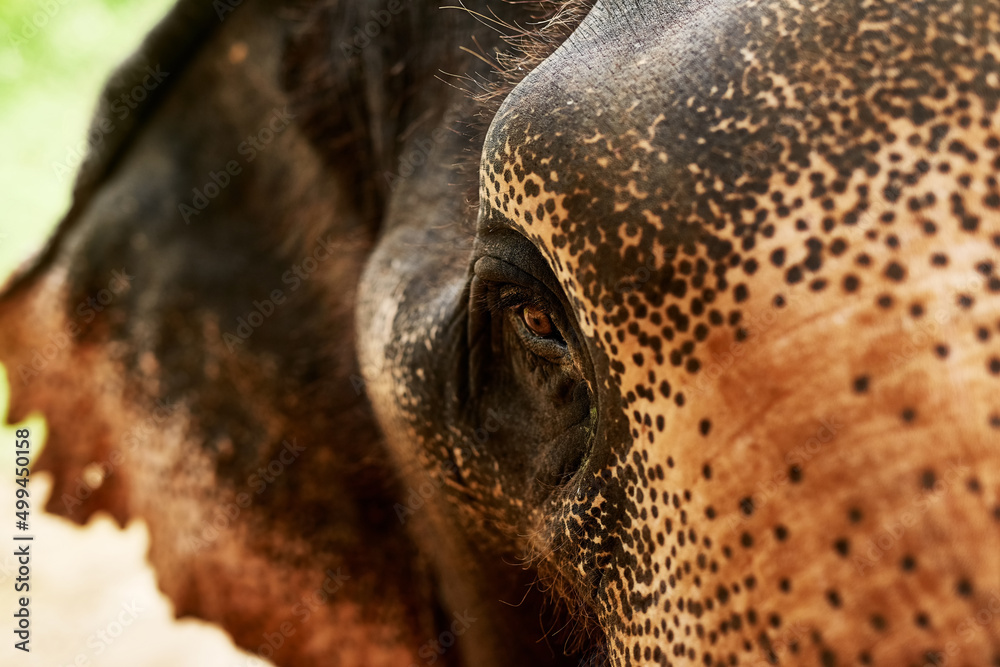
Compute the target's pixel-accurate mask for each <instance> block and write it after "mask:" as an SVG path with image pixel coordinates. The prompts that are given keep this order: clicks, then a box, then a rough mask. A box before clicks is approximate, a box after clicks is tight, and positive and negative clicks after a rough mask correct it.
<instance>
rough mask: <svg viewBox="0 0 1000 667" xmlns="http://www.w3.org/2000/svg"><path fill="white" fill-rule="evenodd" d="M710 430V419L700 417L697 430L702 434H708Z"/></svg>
mask: <svg viewBox="0 0 1000 667" xmlns="http://www.w3.org/2000/svg"><path fill="white" fill-rule="evenodd" d="M711 430H712V422H711V421H710V420H708V419H702V420H701V422H699V423H698V431H699V432H700V433H701V434H702V435H708V432H709V431H711Z"/></svg>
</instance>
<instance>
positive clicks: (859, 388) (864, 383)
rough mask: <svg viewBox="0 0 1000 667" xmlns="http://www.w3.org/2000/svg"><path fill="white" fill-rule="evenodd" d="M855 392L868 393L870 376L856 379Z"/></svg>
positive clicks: (861, 376) (860, 376)
mask: <svg viewBox="0 0 1000 667" xmlns="http://www.w3.org/2000/svg"><path fill="white" fill-rule="evenodd" d="M854 391H855V392H856V393H858V394H863V393H865V392H866V391H868V376H867V375H859V376H858V377H856V378H854Z"/></svg>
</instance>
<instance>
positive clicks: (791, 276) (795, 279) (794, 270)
mask: <svg viewBox="0 0 1000 667" xmlns="http://www.w3.org/2000/svg"><path fill="white" fill-rule="evenodd" d="M785 282H787V283H788V284H789V285H795V284H796V283H800V282H802V269H800V268H799V267H797V266H793V267H791V268H789V269H788V271H786V272H785Z"/></svg>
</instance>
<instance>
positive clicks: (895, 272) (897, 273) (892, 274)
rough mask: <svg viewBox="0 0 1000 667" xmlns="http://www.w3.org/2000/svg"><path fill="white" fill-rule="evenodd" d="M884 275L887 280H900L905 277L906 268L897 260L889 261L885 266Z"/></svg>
mask: <svg viewBox="0 0 1000 667" xmlns="http://www.w3.org/2000/svg"><path fill="white" fill-rule="evenodd" d="M885 277H886V278H888V279H889V280H895V281H896V282H900V281H902V280H903V279H904V278H906V269H904V268H903V266H902V265H901V264H900V263H899V262H890V263H889V265H888V266H887V267H885Z"/></svg>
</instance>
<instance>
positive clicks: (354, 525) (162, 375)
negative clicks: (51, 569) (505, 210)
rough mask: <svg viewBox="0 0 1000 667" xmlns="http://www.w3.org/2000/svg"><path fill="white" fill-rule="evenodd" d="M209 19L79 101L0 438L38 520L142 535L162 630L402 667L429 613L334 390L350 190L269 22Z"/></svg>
mask: <svg viewBox="0 0 1000 667" xmlns="http://www.w3.org/2000/svg"><path fill="white" fill-rule="evenodd" d="M231 4H233V5H235V4H237V3H225V4H224V3H207V2H203V1H202V2H195V1H183V2H181V3H180V4H178V5H177V7H176V8H175V9H174V10H173V11H172V12H171V13H170V14H169V15H168V16H167V17H166V19H164V21H163V22H162V23H161V24H160V25H159V26H158V27H157V28H156V29H155V30H154V31H153V32H152V33H151V35H150V36H149V37H148V38H147V40H146V41H145V43H144V44H143V46H142V48H141V49H140V50H139V51H138V53H136V54H135V55H134V56H132V57H131V58H130V59H129V61H128V62H127V63H126V64H125V65H124V66H123V67H122V68H121V69H120V70H119V71H118V72H117V73H116V74H115V75H114V76H113V78H112V79H111V82H110V83H109V84H108V86H107V88H106V89H105V91H104V93H103V95H102V99H101V102H100V106H99V109H98V111H97V114H96V116H95V120H94V123H93V128H95V131H96V132H97V133H98V134H99V135H100V136H101V137H102V140H101V141H100V142H98V143H97V144H96V145H95V148H94V150H92V152H91V154H90V156H89V157H88V159H87V160H86V162H85V164H84V165H83V167H82V168H81V171H80V174H79V177H78V179H77V181H76V185H75V188H74V197H73V203H72V207H71V209H70V211H69V212H68V214H67V215H66V217H65V219H64V220H63V221H62V222H61V224H60V226H59V228H58V230H57V231H56V233H55V234H54V236H53V237H52V239H51V241H50V242H49V243H48V245H47V246H46V247H45V249H44V250H43V251H42V252H41V253H40V254H39V256H38V257H37V258H36V259H34V260H33V261H32V262H31V263H30V264H29V265H28V266H26V267H24V268H23V269H22V270H21V271H20V273H19V274H18V275H16V276H15V277H14V278H13V279H12V280H11V281H10V282H9V283H8V285H7V286H6V288H5V290H4V291H3V293H2V295H0V361H2V362H3V363H4V364H5V366H6V368H7V370H8V376H9V378H10V383H11V406H10V410H9V413H8V417H7V418H8V420H10V421H19V420H21V419H23V418H24V417H25V416H26V415H27V414H28V413H29V412H31V411H40V412H41V413H42V414H43V415H44V416H45V418H46V419H47V421H48V432H49V437H48V442H47V443H46V444H45V446H44V449H43V450H42V453H41V455H40V458H39V459H38V462H37V465H36V470H44V471H48V472H50V473H51V474H52V477H53V480H54V487H53V493H52V496H51V499H50V501H49V504H48V507H47V509H48V510H49V511H51V512H55V513H57V514H62V515H64V516H67V517H70V518H72V519H74V520H75V521H78V522H81V523H83V522H85V521H86V520H87V519H88V517H89V516H91V514H92V513H94V512H95V511H99V510H103V511H106V512H109V513H110V514H111V515H113V516H114V517H115V518H116V519H117V520H118V521H119V522H122V523H124V522H125V521H127V520H129V519H130V518H132V517H141V518H143V519H145V520H146V521H147V522H148V524H149V527H150V532H151V536H152V542H151V545H152V546H151V552H150V557H151V560H152V561H153V564H154V566H156V568H157V570H158V574H159V578H160V586H161V588H163V589H164V590H165V592H167V593H168V594H169V595H170V596H171V597H172V598H173V599H174V601H175V603H176V605H177V609H178V613H179V614H196V615H198V616H201V617H203V618H206V619H208V620H214V621H218V622H220V623H222V624H223V625H224V626H225V627H226V628H227V629H229V630H230V631H231V632H232V633H233V634H234V636H235V639H236V641H237V642H238V643H240V644H241V645H243V646H245V647H248V648H251V649H256V648H257V647H258V645H259V644H260V638H261V636H262V635H263V634H264V633H265V632H271V633H273V632H275V631H276V630H275V629H276V628H283V627H284V626H283V625H282V623H284V622H285V621H288V620H289V619H297V620H298V621H301V620H304V618H303V617H305V618H310V617H316V616H320V617H324V618H323V619H322V620H321V619H312V621H311V622H312V624H313V626H312V627H314V628H317V629H319V628H327V629H329V628H339V630H338V631H336V633H334V632H333V631H330V630H326V631H324V632H317V633H312V634H308V635H307V633H306V632H298V633H294V632H293V633H292V634H290V635H288V636H287V637H285V638H284V639H283V640H282V642H280V643H281V648H279V649H275V650H274V654H273V655H274V659H275V660H276V661H278V662H279V663H280V662H285V663H294V664H314V663H322V662H323V660H324V659H326V660H328V659H329V656H330V655H331V654H334V653H335V654H337V655H340V656H345V657H344V658H343V664H406V661H407V660H409V659H410V658H411V657H412V656H411V655H410V653H409V650H404V649H400V648H397V647H399V646H412V647H415V646H417V645H419V643H420V642H419V641H416V639H415V638H416V637H420V638H422V637H427V636H432V634H433V628H434V627H435V626H434V620H433V618H431V616H432V615H433V613H434V608H435V607H434V603H433V601H432V600H430V599H424V596H425V594H424V593H423V592H421V591H416V592H414V590H413V588H414V587H415V586H417V585H416V584H414V583H412V582H414V581H420V580H422V579H423V578H425V577H424V576H423V574H422V570H421V568H422V565H421V564H420V563H419V560H418V559H417V557H415V556H413V553H414V551H415V550H414V549H413V547H412V545H411V544H409V543H408V541H407V538H406V537H405V535H404V533H403V531H402V530H401V529H400V523H399V521H398V519H397V517H396V516H395V514H394V512H393V504H394V499H395V498H396V497H397V496H398V495H399V494H398V493H397V489H396V482H395V480H394V478H393V476H392V475H391V473H390V472H389V471H388V470H387V469H386V468H385V467H383V463H382V462H383V461H384V460H385V459H386V457H385V456H383V455H382V453H381V447H382V445H381V442H380V440H379V437H378V435H377V431H376V428H375V426H374V422H373V419H372V417H371V414H370V410H369V407H368V404H367V402H366V399H365V397H364V392H363V388H362V387H361V386H360V380H359V379H358V373H357V369H356V361H355V352H354V342H353V330H354V323H353V305H354V303H353V302H354V294H355V284H356V282H357V279H358V276H359V274H360V270H361V267H362V264H363V262H364V261H365V258H366V256H367V254H368V251H369V249H370V247H371V244H372V242H373V239H372V236H373V232H372V230H373V227H374V225H373V224H372V221H371V216H370V214H368V213H366V212H365V210H366V208H367V207H366V205H364V204H363V203H359V201H358V199H359V195H358V194H357V188H355V187H354V186H353V184H355V183H356V182H357V181H358V180H360V179H361V178H363V176H360V175H358V174H357V173H351V171H350V169H349V168H341V170H340V172H339V173H337V174H334V173H332V172H331V170H330V169H329V168H328V166H326V163H325V161H324V159H323V158H321V157H320V156H318V155H317V153H316V150H315V149H314V148H313V145H312V144H311V142H310V141H308V140H307V139H306V137H305V136H304V135H303V133H302V132H301V131H300V129H299V126H298V123H297V118H296V113H295V111H294V109H290V108H289V106H288V99H287V98H286V94H285V92H284V91H283V89H282V86H281V78H282V76H283V72H282V57H281V54H282V51H283V48H284V46H285V45H286V43H288V41H289V35H290V34H291V33H292V32H293V31H294V30H295V29H296V28H297V26H296V21H295V15H294V12H292V11H291V10H289V9H287V8H280V7H274V6H273V3H266V2H251V1H249V0H247V1H245V2H243V3H241V4H239V7H238V9H237V10H236V11H229V10H230V5H231ZM123 96H124V97H123ZM331 106H334V107H335V105H331ZM338 118H339V115H338V113H337V109H336V108H332V109H331V110H330V121H329V122H330V131H331V132H332V133H338V132H339V133H342V134H344V135H345V136H353V135H354V134H356V133H354V132H353V131H352V129H351V128H350V127H348V126H346V125H345V126H339V125H338V124H337V123H338V122H340V121H338ZM345 122H346V121H345ZM91 135H92V136H96V135H95V132H92V133H91ZM360 545H364V546H365V548H364V549H361V548H359V547H360ZM401 554H406V556H407V557H406V558H403V557H401ZM376 575H378V576H376ZM278 582H280V585H279V583H278ZM404 588H405V590H404ZM333 596H339V597H338V598H337V599H339V600H342V601H343V604H326V601H327V599H328V598H331V597H333ZM319 598H322V601H321V602H316V600H317V599H319ZM307 599H308V600H310V601H312V602H311V603H309V604H305V603H304V602H303V601H305V600H307ZM303 604H305V606H304V607H303ZM411 605H412V606H411ZM358 608H360V609H362V610H363V611H361V612H359V611H357V609H358ZM282 632H283V630H282ZM334 634H336V636H333V635H334ZM307 637H309V638H310V641H308V642H307V641H306V639H307ZM324 656H325V658H324Z"/></svg>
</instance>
